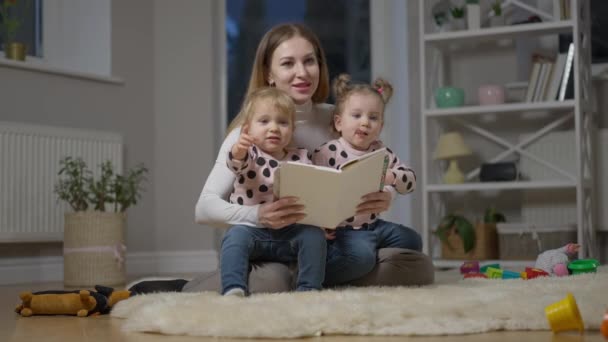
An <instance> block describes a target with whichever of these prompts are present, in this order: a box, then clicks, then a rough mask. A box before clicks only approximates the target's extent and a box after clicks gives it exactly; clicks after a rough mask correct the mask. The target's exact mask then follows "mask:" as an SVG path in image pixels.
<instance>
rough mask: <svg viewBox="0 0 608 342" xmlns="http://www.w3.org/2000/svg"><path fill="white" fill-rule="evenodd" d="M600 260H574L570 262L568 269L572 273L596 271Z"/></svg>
mask: <svg viewBox="0 0 608 342" xmlns="http://www.w3.org/2000/svg"><path fill="white" fill-rule="evenodd" d="M599 265H600V262H599V261H597V260H595V259H580V260H574V261H572V262H571V263H569V264H568V269H569V270H570V272H571V273H572V274H581V273H595V272H596V271H597V267H598V266H599Z"/></svg>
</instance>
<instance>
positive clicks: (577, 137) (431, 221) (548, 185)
mask: <svg viewBox="0 0 608 342" xmlns="http://www.w3.org/2000/svg"><path fill="white" fill-rule="evenodd" d="M481 1H482V2H483V1H484V0H481ZM434 3H436V1H428V0H419V1H418V6H419V21H420V49H419V50H420V70H421V75H422V76H421V84H420V86H421V91H420V103H421V115H422V118H421V120H420V125H421V126H420V129H421V133H420V134H421V152H422V155H421V161H422V167H421V171H422V177H421V178H422V182H421V184H422V189H421V192H422V195H423V204H422V209H423V239H424V248H425V250H424V251H425V252H426V253H429V254H430V255H431V256H433V257H434V260H435V263H436V265H439V266H454V265H459V264H460V263H461V262H462V261H457V260H456V261H455V260H442V259H441V257H440V256H439V250H440V248H438V247H439V246H440V245H439V243H438V241H437V239H436V238H435V237H434V236H433V234H432V232H433V231H434V230H435V228H436V226H437V224H438V223H439V221H440V219H441V217H443V216H444V215H445V214H448V213H449V212H450V211H451V210H454V209H453V208H449V207H448V206H449V204H450V200H448V199H447V198H448V197H450V196H463V195H466V196H478V197H483V193H484V192H492V193H493V194H494V195H495V196H498V197H500V196H505V195H507V194H509V193H511V194H512V193H513V192H520V193H523V192H526V191H536V192H541V193H543V192H550V191H562V190H564V191H571V193H572V196H573V198H574V201H575V202H576V218H573V221H574V222H576V225H577V239H578V243H580V244H581V245H582V248H581V251H580V255H579V256H580V257H597V253H598V248H597V245H596V238H595V237H596V232H595V227H594V221H595V220H594V215H595V209H594V205H595V202H594V201H593V198H594V194H593V192H594V181H593V170H594V160H593V159H594V157H593V155H594V153H593V147H594V146H593V145H594V143H593V141H594V138H595V128H594V124H593V117H592V112H591V111H592V106H591V103H590V101H591V99H590V94H591V72H590V70H591V67H590V65H591V63H590V61H591V57H590V46H589V45H590V23H589V20H588V18H589V3H588V1H576V0H570V5H571V19H569V20H560V19H559V18H557V19H556V20H553V21H547V20H545V21H544V22H541V23H529V24H519V25H510V26H503V27H496V28H481V29H476V30H461V31H453V32H434V27H433V25H432V24H433V23H432V22H431V20H432V19H431V18H432V16H431V7H432V6H433V4H434ZM562 33H571V34H572V36H573V44H574V47H575V56H574V63H573V66H572V68H573V70H574V72H573V75H574V98H573V99H568V100H565V101H544V102H533V103H526V102H517V103H505V104H500V105H492V106H477V105H468V104H467V105H465V106H462V107H457V108H445V109H443V108H442V109H439V108H435V105H434V99H433V96H432V95H433V94H434V90H435V89H436V88H437V87H440V86H456V87H458V81H459V80H457V79H454V80H450V79H449V75H448V74H449V72H448V71H449V68H448V67H446V65H447V64H449V63H450V57H451V55H452V54H453V53H454V51H455V50H457V49H458V48H461V49H463V48H464V49H467V50H475V49H476V48H477V46H479V45H483V44H486V45H487V44H488V43H490V44H491V42H494V41H498V40H505V39H517V38H520V37H525V38H526V39H528V38H530V37H543V36H551V35H553V36H555V35H556V34H562ZM481 53H483V52H481ZM530 58H531V56H530ZM450 81H451V82H450ZM509 81H510V82H517V81H527V80H521V79H519V80H517V79H512V80H509ZM496 83H499V82H496ZM479 85H481V84H479ZM468 95H470V94H468ZM474 97H476V96H474ZM537 112H542V113H544V115H545V121H544V122H543V123H542V125H540V127H534V128H531V127H529V126H530V125H529V124H528V123H527V122H526V121H525V119H524V118H522V117H523V116H524V115H525V114H526V113H537ZM489 114H491V115H492V116H493V117H495V118H499V119H502V120H508V121H509V123H510V124H511V125H518V123H519V125H521V132H520V133H521V134H522V135H523V134H529V135H528V136H527V137H526V138H524V139H523V140H521V139H520V140H519V141H517V142H513V139H511V141H509V139H506V138H503V137H502V136H501V132H500V127H499V128H498V129H496V127H492V128H493V129H494V130H492V129H490V128H484V127H483V125H482V124H479V123H478V122H476V121H475V120H478V121H479V120H481V119H482V118H484V117H486V116H487V115H489ZM564 126H568V127H569V128H568V130H572V131H573V137H574V140H573V144H574V145H575V149H576V157H575V160H572V163H574V164H575V165H576V167H575V171H574V172H572V171H570V172H569V171H567V170H564V169H563V168H561V167H559V166H556V165H554V163H552V162H550V161H547V160H545V158H543V156H542V155H541V156H537V155H534V154H532V153H530V152H529V151H528V150H527V149H526V147H528V146H532V145H534V143H535V142H536V141H538V140H539V139H541V138H543V137H544V136H545V135H547V134H549V133H551V132H553V131H555V130H558V129H563V127H564ZM446 127H451V128H452V129H453V127H457V130H458V131H460V132H462V133H466V134H468V135H471V136H475V138H481V139H483V140H485V141H489V142H491V143H493V144H495V145H498V146H500V147H501V148H503V149H504V150H503V151H502V152H500V153H497V154H495V155H494V156H493V157H489V158H483V159H482V160H481V162H499V161H505V160H509V159H508V158H509V157H513V156H514V155H515V156H518V157H519V158H520V159H523V158H529V159H530V160H532V161H533V162H534V163H538V164H539V165H542V166H543V167H546V168H549V169H551V170H552V171H553V172H556V173H557V174H559V175H560V178H557V179H555V178H551V179H534V180H518V181H513V182H484V183H482V182H479V180H478V179H477V176H478V174H479V167H473V168H472V169H471V170H463V171H465V173H466V177H465V178H466V181H465V183H463V184H442V181H441V175H442V173H443V172H444V167H442V165H441V164H440V163H439V162H437V161H434V160H433V159H432V154H433V150H434V148H435V146H436V142H437V141H438V138H439V135H440V134H441V133H442V132H444V131H446V130H447V129H446ZM520 137H521V135H520ZM511 138H512V137H511ZM470 147H471V148H472V149H473V150H474V152H475V149H476V147H477V146H475V145H472V146H470ZM480 164H481V163H479V165H480ZM466 171H469V172H468V173H467V172H466ZM511 196H513V195H511ZM452 200H453V199H452ZM551 200H552V199H551V198H547V201H548V202H547V203H551ZM479 201H480V202H483V198H482V199H481V200H479ZM452 203H453V202H452ZM478 209H479V210H481V212H480V213H479V214H480V215H481V214H482V213H483V208H478ZM530 262H533V261H532V260H530V261H529V262H528V264H529V263H530ZM510 263H511V264H518V262H517V261H515V262H513V261H510ZM520 263H521V262H520Z"/></svg>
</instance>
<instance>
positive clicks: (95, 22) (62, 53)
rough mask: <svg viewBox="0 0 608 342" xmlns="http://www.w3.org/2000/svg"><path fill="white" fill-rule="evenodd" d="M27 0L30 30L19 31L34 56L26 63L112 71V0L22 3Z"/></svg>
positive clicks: (87, 71) (100, 73)
mask: <svg viewBox="0 0 608 342" xmlns="http://www.w3.org/2000/svg"><path fill="white" fill-rule="evenodd" d="M6 1H9V0H0V3H4V2H6ZM28 2H29V3H31V5H30V6H31V7H27V8H26V7H24V8H23V11H24V13H25V14H24V17H25V18H26V20H25V22H26V24H25V25H24V27H26V26H27V30H25V29H24V30H23V32H22V33H20V34H21V35H23V39H27V44H28V54H29V55H30V57H31V58H27V59H26V61H25V63H27V64H31V65H35V66H40V67H43V68H45V67H46V68H49V69H54V70H60V71H66V72H68V73H70V72H76V73H80V74H83V73H84V74H90V75H98V76H110V75H111V74H112V68H111V66H112V63H111V62H112V60H111V58H112V41H111V38H112V37H111V36H112V35H111V33H112V30H111V25H112V17H111V12H112V11H111V9H112V6H111V4H112V0H53V1H45V2H44V6H43V5H42V3H43V2H42V0H19V4H20V6H21V4H23V6H26V4H27V3H28ZM26 9H27V11H26ZM17 10H22V8H21V7H19V8H18V9H17ZM34 46H35V50H34V49H31V47H34ZM34 51H35V52H34ZM32 56H33V57H32Z"/></svg>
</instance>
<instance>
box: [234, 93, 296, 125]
mask: <svg viewBox="0 0 608 342" xmlns="http://www.w3.org/2000/svg"><path fill="white" fill-rule="evenodd" d="M264 100H267V101H270V105H271V106H273V107H274V108H275V109H276V110H277V111H279V112H280V113H282V114H285V115H286V116H287V117H288V118H289V125H290V126H291V129H292V130H293V129H294V127H295V118H296V105H295V104H294V103H293V100H292V99H291V97H289V95H287V94H286V93H285V92H283V91H281V90H278V89H277V88H272V87H263V88H258V89H256V90H254V91H252V92H251V93H250V94H249V95H247V97H246V98H245V101H244V102H243V108H242V109H241V112H240V113H239V116H241V117H242V118H243V121H242V123H243V124H245V123H250V122H251V119H252V118H253V115H254V114H255V112H254V108H255V106H256V105H257V104H258V103H260V102H261V101H264Z"/></svg>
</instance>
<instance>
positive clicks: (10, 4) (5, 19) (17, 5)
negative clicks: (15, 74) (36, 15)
mask: <svg viewBox="0 0 608 342" xmlns="http://www.w3.org/2000/svg"><path fill="white" fill-rule="evenodd" d="M31 4H32V2H31V0H4V1H3V2H2V4H1V5H0V30H1V32H0V33H1V34H2V41H3V43H4V46H3V49H4V54H5V56H6V58H8V59H14V60H20V61H24V60H25V50H26V46H25V44H24V43H22V42H19V41H18V40H17V33H18V32H19V29H20V28H21V24H22V21H23V18H24V17H25V12H27V11H28V10H29V9H30V7H31Z"/></svg>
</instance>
